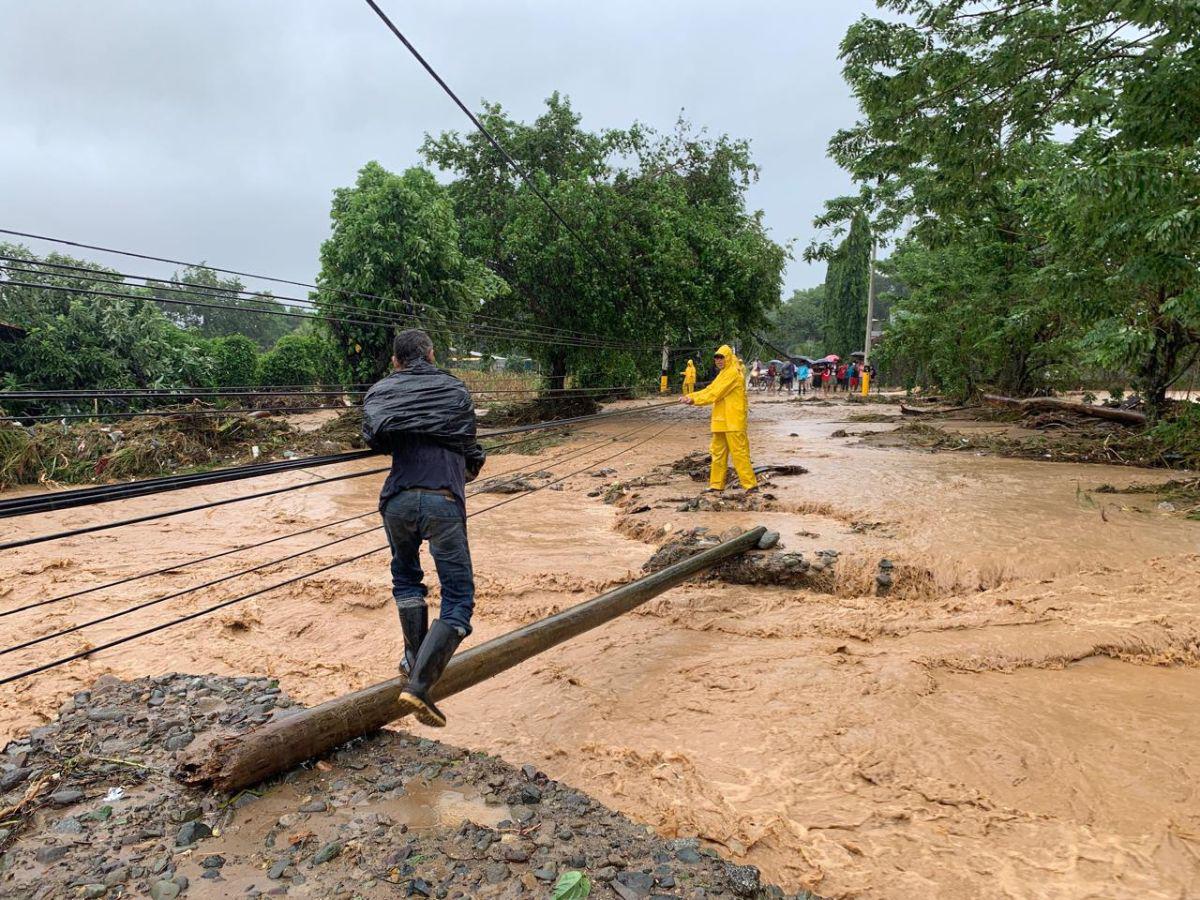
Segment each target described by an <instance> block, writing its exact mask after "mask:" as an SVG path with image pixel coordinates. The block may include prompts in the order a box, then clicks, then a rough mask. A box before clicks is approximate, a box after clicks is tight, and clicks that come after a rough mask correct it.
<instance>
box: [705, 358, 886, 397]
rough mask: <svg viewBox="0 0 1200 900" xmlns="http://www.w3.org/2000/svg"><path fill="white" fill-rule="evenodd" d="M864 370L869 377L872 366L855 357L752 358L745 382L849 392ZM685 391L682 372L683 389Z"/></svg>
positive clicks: (774, 387)
mask: <svg viewBox="0 0 1200 900" xmlns="http://www.w3.org/2000/svg"><path fill="white" fill-rule="evenodd" d="M864 372H865V373H867V374H870V375H871V376H872V377H873V376H874V374H875V367H874V366H872V365H870V364H869V363H866V364H864V363H860V362H858V361H857V360H851V361H850V362H849V363H843V362H838V363H834V362H832V361H828V362H827V361H824V360H821V361H818V362H815V363H812V364H811V365H810V364H809V363H806V362H804V361H801V362H800V363H799V364H796V363H793V362H791V361H790V360H789V361H787V362H785V363H783V364H782V365H779V364H778V363H777V362H774V361H772V362H770V363H767V365H765V366H764V365H763V363H762V362H761V361H760V360H757V359H756V360H754V362H753V363H751V365H750V383H749V386H750V387H752V388H755V387H757V388H762V389H765V390H766V391H767V392H768V393H773V392H775V391H787V393H789V394H790V393H792V391H793V390H796V391H799V393H800V394H801V395H804V394H807V393H809V392H810V391H811V392H812V393H816V392H817V391H821V392H822V393H824V394H832V393H834V392H836V391H839V390H840V391H844V392H853V391H857V390H858V389H859V386H860V385H861V383H862V376H863V374H864ZM687 392H688V388H687V377H686V375H685V376H684V393H687Z"/></svg>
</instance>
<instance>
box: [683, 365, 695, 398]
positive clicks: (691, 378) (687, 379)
mask: <svg viewBox="0 0 1200 900" xmlns="http://www.w3.org/2000/svg"><path fill="white" fill-rule="evenodd" d="M695 387H696V364H695V363H694V362H692V361H691V360H690V359H689V360H688V361H687V366H686V367H685V368H684V370H683V392H684V393H685V394H690V393H692V391H693V390H694V389H695Z"/></svg>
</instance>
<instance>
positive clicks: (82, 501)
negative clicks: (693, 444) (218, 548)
mask: <svg viewBox="0 0 1200 900" xmlns="http://www.w3.org/2000/svg"><path fill="white" fill-rule="evenodd" d="M663 405H664V404H654V405H652V406H645V407H636V408H635V409H632V410H614V411H612V412H608V413H594V414H591V415H586V416H575V417H572V418H564V419H552V420H549V421H547V422H535V423H532V424H530V425H518V426H514V427H512V428H506V429H498V430H495V431H490V432H485V433H484V434H481V435H479V439H480V440H481V441H482V440H487V439H489V438H495V437H503V436H506V435H510V434H522V433H525V432H529V431H540V430H545V429H547V428H555V427H557V426H561V425H569V424H575V423H580V422H588V421H594V420H596V419H601V418H607V417H613V416H619V415H627V414H632V413H634V412H640V411H642V410H643V409H657V408H660V407H661V406H663ZM374 455H376V453H375V451H374V450H352V451H348V452H345V453H334V454H328V455H326V456H310V457H303V458H301V459H295V460H279V461H276V462H269V463H257V464H252V465H246V466H231V467H229V468H225V469H215V470H210V471H207V472H196V473H191V474H186V475H168V476H164V477H161V478H145V479H141V480H139V481H130V482H121V483H119V484H111V485H99V486H96V487H89V488H75V489H72V490H66V491H56V492H54V493H49V494H36V495H34V496H31V497H18V498H14V499H11V500H0V518H9V517H11V516H19V515H29V514H32V513H39V512H51V511H54V510H59V509H69V508H72V507H77V506H87V505H91V504H93V503H105V502H110V501H111V500H125V499H128V498H131V497H140V496H145V495H147V494H155V493H164V492H167V491H175V490H182V489H183V488H188V487H202V486H204V485H208V484H220V483H224V482H227V481H239V480H242V479H245V478H256V477H259V476H262V475H274V474H277V473H279V472H286V471H290V470H292V469H307V468H316V467H318V466H327V465H338V464H341V463H345V462H355V461H357V460H359V459H364V458H366V457H369V456H374ZM363 474H370V473H363ZM318 483H319V482H318ZM304 486H305V485H298V486H297V489H298V488H300V487H304ZM0 549H4V545H0Z"/></svg>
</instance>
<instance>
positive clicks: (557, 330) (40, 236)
mask: <svg viewBox="0 0 1200 900" xmlns="http://www.w3.org/2000/svg"><path fill="white" fill-rule="evenodd" d="M0 234H9V235H13V236H14V237H21V238H28V239H30V240H35V241H45V242H47V243H51V244H62V245H63V246H67V247H79V248H81V249H83V250H95V251H97V252H100V253H111V254H114V255H116V256H127V257H130V258H132V259H143V260H147V261H150V262H159V263H165V264H168V265H172V266H186V267H188V268H191V269H207V270H208V271H210V272H219V273H220V274H222V275H236V276H238V277H241V278H254V279H257V280H259V281H271V282H274V283H276V284H289V285H292V286H293V287H302V288H308V289H311V290H317V291H328V292H331V293H336V294H340V295H342V296H344V297H360V298H363V299H367V300H380V301H385V302H394V298H391V297H382V296H380V295H378V294H368V293H364V292H362V291H351V290H348V289H346V288H336V287H329V286H324V287H322V286H321V285H317V284H313V283H311V282H307V281H294V280H292V279H288V278H277V277H275V276H272V275H256V274H254V273H253V272H240V271H238V270H236V269H223V268H221V267H219V266H212V265H208V264H207V263H194V262H186V261H184V260H179V259H171V258H170V257H165V256H153V255H150V254H147V253H137V252H135V251H132V250H117V249H115V248H113V247H101V246H99V245H97V244H84V243H81V242H79V241H70V240H67V239H66V238H56V237H50V236H49V235H44V234H33V233H31V232H27V231H15V230H13V229H11V228H0ZM414 305H416V306H420V307H422V308H426V309H435V307H431V306H429V304H426V303H420V302H417V301H414ZM476 318H479V319H485V320H492V321H496V322H500V323H507V322H508V320H507V319H503V318H500V317H498V316H487V315H482V314H476ZM529 327H533V328H539V329H549V330H550V331H552V332H554V333H558V334H563V335H580V336H583V337H592V338H599V339H602V340H603V339H605V338H604V336H603V335H598V334H594V333H590V332H585V331H577V330H573V329H568V328H559V327H557V326H551V325H532V326H529Z"/></svg>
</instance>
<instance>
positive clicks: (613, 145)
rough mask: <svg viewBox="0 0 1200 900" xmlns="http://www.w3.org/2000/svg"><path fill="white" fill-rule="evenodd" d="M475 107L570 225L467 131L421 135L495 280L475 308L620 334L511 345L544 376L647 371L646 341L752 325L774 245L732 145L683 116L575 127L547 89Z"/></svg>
mask: <svg viewBox="0 0 1200 900" xmlns="http://www.w3.org/2000/svg"><path fill="white" fill-rule="evenodd" d="M481 118H482V120H483V122H484V124H485V125H486V126H487V127H488V129H489V130H490V131H491V132H492V133H493V134H495V135H496V136H497V139H498V140H499V141H500V143H501V144H502V145H503V146H504V147H505V148H506V149H507V150H508V152H509V153H510V154H511V155H512V156H513V157H514V158H515V159H516V161H517V163H518V164H519V165H520V166H521V167H522V168H523V170H524V171H526V172H527V173H529V174H530V177H531V178H532V179H533V181H534V183H535V184H536V186H537V187H538V188H539V189H540V191H541V192H542V193H543V194H544V195H545V196H546V197H548V198H549V200H550V202H551V203H552V204H553V205H554V207H555V209H557V210H558V211H559V212H560V213H561V214H562V216H563V218H564V219H565V220H566V222H567V223H568V224H569V225H570V230H568V229H567V228H564V227H563V225H562V224H561V223H560V222H558V221H557V220H556V219H555V218H554V216H553V215H552V214H551V212H550V211H549V210H547V208H546V206H545V205H544V204H543V203H542V202H541V200H540V199H539V198H538V197H537V196H536V195H535V193H534V192H533V190H532V189H531V187H530V185H528V184H526V183H524V182H522V181H521V179H519V178H518V177H517V176H516V175H515V174H514V173H513V172H512V170H511V169H510V168H509V167H508V166H507V165H506V164H505V162H504V160H503V159H502V158H501V157H500V155H499V154H498V153H497V152H496V151H495V149H494V148H493V147H492V146H491V145H490V144H489V143H488V142H487V140H486V139H485V138H484V137H483V136H482V135H480V134H478V133H474V132H472V133H469V134H466V135H463V134H459V133H457V132H448V133H444V134H442V135H440V136H437V137H432V136H431V137H428V138H427V139H426V141H425V144H424V147H423V148H422V150H423V153H424V154H425V157H426V159H428V160H429V162H430V163H432V164H434V165H437V166H438V167H440V168H442V169H444V170H446V171H449V172H451V173H452V174H453V175H454V176H455V180H454V181H453V182H452V184H451V185H450V192H451V195H452V196H453V198H454V202H455V208H456V209H457V211H458V216H459V220H460V221H461V222H462V223H463V230H462V239H463V247H464V250H465V252H466V253H468V254H470V255H471V256H473V257H475V258H478V259H481V260H484V261H486V263H487V265H488V267H489V268H490V269H491V270H492V271H493V272H495V273H496V275H498V276H499V277H501V278H502V279H503V280H504V282H505V283H506V284H507V285H508V286H509V288H510V290H509V292H507V293H503V294H498V295H497V296H496V297H495V298H493V299H492V300H491V301H490V302H489V303H487V304H485V306H484V312H485V313H486V314H488V315H493V316H498V317H502V318H504V319H506V320H507V321H509V322H511V323H512V324H513V325H514V326H515V327H518V328H521V329H524V330H532V331H539V332H541V333H543V334H545V333H548V332H549V331H550V330H551V329H566V330H569V331H574V332H586V333H589V334H599V335H602V336H603V337H604V338H606V339H608V340H610V341H612V342H614V343H619V344H622V345H626V346H627V347H628V349H627V350H623V351H621V352H613V351H612V350H608V351H604V352H598V351H597V349H595V348H586V347H576V348H572V347H564V346H561V345H557V346H555V345H552V344H550V343H540V344H539V343H534V342H533V341H528V342H526V344H525V346H526V347H527V349H528V352H529V353H530V354H531V355H533V356H534V357H535V358H537V359H539V360H540V361H541V362H542V364H543V365H544V366H546V368H547V370H548V371H549V373H550V375H551V377H552V379H557V380H559V381H561V379H562V378H563V377H564V376H565V375H566V374H567V372H568V371H571V372H574V373H576V374H577V375H579V376H580V381H581V383H582V382H584V381H587V382H601V381H605V380H608V381H610V383H611V382H612V381H613V380H616V379H624V378H631V377H640V376H644V375H646V374H648V373H649V372H653V371H657V368H658V353H657V349H656V348H657V345H658V344H659V342H660V341H663V340H666V341H667V342H668V343H670V344H671V345H672V346H675V347H683V348H685V349H687V348H692V347H700V348H704V349H709V345H711V344H713V343H714V342H716V341H721V340H731V339H734V338H735V337H736V336H738V335H739V334H745V333H746V332H748V331H749V330H750V329H751V328H754V327H758V326H760V325H762V324H764V323H765V318H766V314H767V312H768V311H769V310H770V309H771V308H772V307H773V306H775V305H776V304H777V303H778V298H779V291H780V285H781V277H782V270H783V265H784V262H785V260H786V258H787V250H786V249H785V248H783V247H781V246H779V245H778V244H776V243H775V242H774V241H772V240H771V239H770V238H769V237H768V236H767V234H766V231H765V228H764V227H763V224H762V217H761V214H760V213H756V212H751V211H749V210H747V209H746V206H745V192H746V189H747V187H748V186H749V185H750V184H751V183H752V182H753V181H754V179H755V178H756V177H757V168H756V167H755V165H754V163H753V161H752V159H751V157H750V151H749V146H748V145H747V144H746V143H745V142H742V141H735V140H732V139H730V138H728V137H726V136H721V137H717V138H710V137H708V136H706V135H704V134H703V133H702V132H697V131H696V130H695V129H693V128H692V127H691V126H690V125H688V124H687V123H686V122H683V121H680V122H679V123H678V124H677V127H676V128H675V130H674V131H673V132H672V133H670V134H667V135H661V134H658V133H656V132H654V131H653V130H651V129H649V128H646V127H645V126H642V125H638V124H635V125H633V126H631V127H630V128H629V129H627V130H623V131H622V130H608V131H604V132H599V133H597V132H590V131H587V130H586V129H584V128H583V127H582V124H581V119H580V116H579V115H578V114H577V113H576V112H575V111H574V110H573V109H572V107H571V104H570V102H569V101H568V100H567V99H566V98H564V97H562V96H560V95H559V94H557V93H556V94H553V95H552V96H551V97H549V98H548V99H547V101H546V108H545V111H544V112H543V113H542V114H541V115H540V116H539V117H538V118H537V119H536V120H535V121H534V122H533V123H522V122H517V121H515V120H514V119H512V118H511V117H510V116H509V115H508V114H507V113H506V112H505V111H504V110H503V109H502V108H501V107H499V106H498V105H486V106H485V109H484V113H483V115H482V116H481ZM572 232H574V234H573V233H572ZM497 343H498V344H500V345H502V344H503V342H499V341H498V342H497ZM517 343H520V342H517ZM501 349H503V347H502V346H501Z"/></svg>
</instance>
